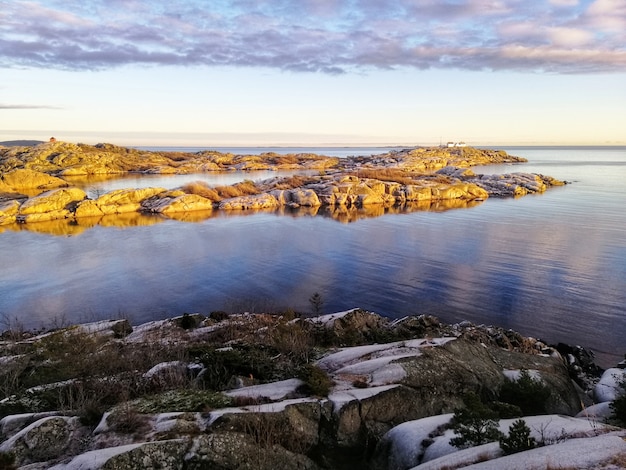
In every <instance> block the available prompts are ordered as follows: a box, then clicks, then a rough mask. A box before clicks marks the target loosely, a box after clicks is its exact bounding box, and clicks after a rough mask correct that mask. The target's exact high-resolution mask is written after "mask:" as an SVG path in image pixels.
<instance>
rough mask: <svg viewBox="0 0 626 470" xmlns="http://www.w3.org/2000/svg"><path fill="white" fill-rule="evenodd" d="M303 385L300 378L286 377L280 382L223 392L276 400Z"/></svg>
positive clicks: (237, 395)
mask: <svg viewBox="0 0 626 470" xmlns="http://www.w3.org/2000/svg"><path fill="white" fill-rule="evenodd" d="M303 385H304V382H303V381H302V380H300V379H288V380H281V381H280V382H273V383H268V384H262V385H252V386H250V387H242V388H238V389H236V390H229V391H227V392H224V394H225V395H228V396H229V397H249V398H267V399H268V400H273V401H276V400H282V399H284V398H285V397H287V396H288V395H290V394H294V393H296V390H297V389H298V388H299V387H301V386H303Z"/></svg>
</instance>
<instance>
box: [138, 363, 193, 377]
mask: <svg viewBox="0 0 626 470" xmlns="http://www.w3.org/2000/svg"><path fill="white" fill-rule="evenodd" d="M186 370H187V363H186V362H182V361H168V362H160V363H158V364H157V365H155V366H154V367H152V368H151V369H150V370H149V371H148V372H146V373H145V374H143V377H144V378H145V379H150V378H152V377H155V376H156V375H158V374H160V373H161V372H170V373H173V372H175V371H186Z"/></svg>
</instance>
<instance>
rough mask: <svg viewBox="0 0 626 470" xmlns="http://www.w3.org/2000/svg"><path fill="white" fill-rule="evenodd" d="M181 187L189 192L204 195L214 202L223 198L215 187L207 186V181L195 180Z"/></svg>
mask: <svg viewBox="0 0 626 470" xmlns="http://www.w3.org/2000/svg"><path fill="white" fill-rule="evenodd" d="M181 189H182V190H183V191H185V192H186V193H187V194H195V195H197V196H202V197H205V198H207V199H210V200H211V201H214V202H220V201H221V200H222V198H221V197H220V195H219V194H218V193H217V191H215V190H214V189H213V188H210V187H209V186H207V184H206V183H204V182H202V181H193V182H191V183H187V184H186V185H184V186H183V187H182V188H181Z"/></svg>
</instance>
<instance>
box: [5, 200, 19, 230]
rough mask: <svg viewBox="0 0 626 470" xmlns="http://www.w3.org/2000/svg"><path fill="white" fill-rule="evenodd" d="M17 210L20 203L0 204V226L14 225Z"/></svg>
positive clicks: (7, 202) (6, 202) (12, 201)
mask: <svg viewBox="0 0 626 470" xmlns="http://www.w3.org/2000/svg"><path fill="white" fill-rule="evenodd" d="M19 208H20V203H19V201H16V200H11V201H4V202H0V225H8V224H12V223H15V221H16V220H17V219H16V217H17V213H18V211H19Z"/></svg>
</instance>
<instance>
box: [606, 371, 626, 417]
mask: <svg viewBox="0 0 626 470" xmlns="http://www.w3.org/2000/svg"><path fill="white" fill-rule="evenodd" d="M618 385H619V387H620V388H621V392H620V394H619V395H618V397H617V398H615V400H613V401H612V402H611V404H610V405H609V406H610V407H611V418H612V419H614V420H615V421H616V422H617V423H619V424H620V425H622V426H626V378H623V379H622V380H621V381H620V382H619V383H618Z"/></svg>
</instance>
